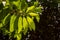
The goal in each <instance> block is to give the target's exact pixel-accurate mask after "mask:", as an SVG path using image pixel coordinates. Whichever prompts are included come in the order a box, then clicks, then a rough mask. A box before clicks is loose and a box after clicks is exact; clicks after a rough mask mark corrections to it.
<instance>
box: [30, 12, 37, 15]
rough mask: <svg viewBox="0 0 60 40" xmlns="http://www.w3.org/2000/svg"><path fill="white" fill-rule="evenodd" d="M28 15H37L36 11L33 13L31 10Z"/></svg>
mask: <svg viewBox="0 0 60 40" xmlns="http://www.w3.org/2000/svg"><path fill="white" fill-rule="evenodd" d="M29 15H30V16H38V14H37V13H33V12H31V13H29Z"/></svg>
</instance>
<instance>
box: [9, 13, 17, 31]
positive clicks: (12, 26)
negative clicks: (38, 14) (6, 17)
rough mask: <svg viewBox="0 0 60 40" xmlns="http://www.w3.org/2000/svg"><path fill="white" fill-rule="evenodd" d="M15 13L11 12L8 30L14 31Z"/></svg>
mask: <svg viewBox="0 0 60 40" xmlns="http://www.w3.org/2000/svg"><path fill="white" fill-rule="evenodd" d="M16 17H17V16H16V15H15V14H13V15H12V16H11V19H10V32H13V31H14V22H15V20H16Z"/></svg>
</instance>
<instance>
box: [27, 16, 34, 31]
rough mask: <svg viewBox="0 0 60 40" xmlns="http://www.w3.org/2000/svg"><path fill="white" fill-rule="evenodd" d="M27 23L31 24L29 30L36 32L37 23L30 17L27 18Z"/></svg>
mask: <svg viewBox="0 0 60 40" xmlns="http://www.w3.org/2000/svg"><path fill="white" fill-rule="evenodd" d="M27 21H28V24H29V29H30V30H31V31H32V30H34V31H35V23H34V21H33V19H32V18H30V17H29V16H27Z"/></svg>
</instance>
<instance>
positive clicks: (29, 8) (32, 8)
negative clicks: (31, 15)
mask: <svg viewBox="0 0 60 40" xmlns="http://www.w3.org/2000/svg"><path fill="white" fill-rule="evenodd" d="M34 9H35V6H31V7H28V8H27V11H26V13H27V12H29V11H33V10H34Z"/></svg>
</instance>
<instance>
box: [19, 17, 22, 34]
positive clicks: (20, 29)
mask: <svg viewBox="0 0 60 40" xmlns="http://www.w3.org/2000/svg"><path fill="white" fill-rule="evenodd" d="M22 27H23V26H22V17H21V16H20V17H19V19H18V33H20V32H21V31H22Z"/></svg>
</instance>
